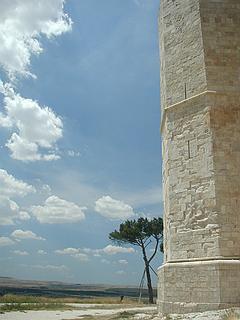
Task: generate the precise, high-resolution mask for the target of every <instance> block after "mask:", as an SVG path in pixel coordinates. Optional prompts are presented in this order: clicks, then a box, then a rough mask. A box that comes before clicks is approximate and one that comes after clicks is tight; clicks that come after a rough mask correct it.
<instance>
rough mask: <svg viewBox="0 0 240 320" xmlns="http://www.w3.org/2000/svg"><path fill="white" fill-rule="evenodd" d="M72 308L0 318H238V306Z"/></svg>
mask: <svg viewBox="0 0 240 320" xmlns="http://www.w3.org/2000/svg"><path fill="white" fill-rule="evenodd" d="M71 306H72V307H74V309H73V310H63V311H44V310H41V311H24V312H19V311H17V312H6V313H4V314H0V320H80V319H82V320H127V319H128V320H240V308H239V309H238V308H235V309H228V310H220V311H208V312H202V313H189V314H185V315H177V314H172V315H167V316H159V315H158V314H157V309H156V307H146V306H145V307H144V306H142V307H141V306H140V307H126V306H123V305H102V306H99V305H87V304H86V305H81V306H80V305H76V304H71Z"/></svg>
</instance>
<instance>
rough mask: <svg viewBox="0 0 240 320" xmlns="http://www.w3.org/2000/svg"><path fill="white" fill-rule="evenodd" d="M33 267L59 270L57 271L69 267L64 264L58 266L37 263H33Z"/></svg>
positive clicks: (65, 269)
mask: <svg viewBox="0 0 240 320" xmlns="http://www.w3.org/2000/svg"><path fill="white" fill-rule="evenodd" d="M31 267H32V268H35V269H40V270H47V271H54V272H55V271H57V272H63V271H67V270H68V268H67V267H66V266H64V265H60V266H56V265H51V264H49V265H45V266H44V265H39V264H36V265H32V266H31Z"/></svg>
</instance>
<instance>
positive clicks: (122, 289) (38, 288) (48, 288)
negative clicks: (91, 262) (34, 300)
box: [0, 277, 156, 298]
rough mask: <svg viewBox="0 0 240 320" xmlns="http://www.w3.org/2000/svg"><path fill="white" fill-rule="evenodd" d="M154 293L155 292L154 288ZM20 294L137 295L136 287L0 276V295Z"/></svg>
mask: <svg viewBox="0 0 240 320" xmlns="http://www.w3.org/2000/svg"><path fill="white" fill-rule="evenodd" d="M154 291H155V294H156V290H154ZM4 294H21V295H34V296H51V297H80V298H90V297H104V296H105V297H118V296H121V295H124V296H128V297H138V295H139V290H138V288H137V287H127V286H109V285H97V284H96V285H95V284H93V285H86V284H69V283H64V282H58V281H37V280H18V279H14V278H8V277H0V295H4ZM146 296H147V290H146V289H144V290H143V297H146Z"/></svg>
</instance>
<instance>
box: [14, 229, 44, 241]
mask: <svg viewBox="0 0 240 320" xmlns="http://www.w3.org/2000/svg"><path fill="white" fill-rule="evenodd" d="M11 236H12V237H13V238H15V239H17V240H26V239H32V240H45V239H44V238H42V237H39V236H37V235H36V234H35V233H34V232H32V231H30V230H27V231H23V230H20V229H18V230H15V231H13V232H12V234H11Z"/></svg>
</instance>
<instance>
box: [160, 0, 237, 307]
mask: <svg viewBox="0 0 240 320" xmlns="http://www.w3.org/2000/svg"><path fill="white" fill-rule="evenodd" d="M159 28H160V47H161V91H162V124H161V130H162V137H163V186H164V211H165V216H164V224H165V257H164V264H163V266H162V267H161V268H159V288H158V289H159V290H158V305H159V311H160V312H161V313H185V312H196V311H204V310H212V309H220V308H225V307H233V306H240V0H161V9H160V25H159Z"/></svg>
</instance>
